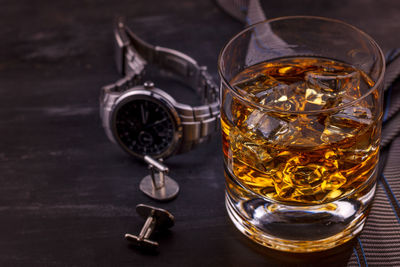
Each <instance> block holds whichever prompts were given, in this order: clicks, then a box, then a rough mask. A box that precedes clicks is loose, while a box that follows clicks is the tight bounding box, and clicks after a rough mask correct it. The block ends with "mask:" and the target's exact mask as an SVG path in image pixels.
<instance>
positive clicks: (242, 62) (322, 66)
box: [218, 16, 385, 252]
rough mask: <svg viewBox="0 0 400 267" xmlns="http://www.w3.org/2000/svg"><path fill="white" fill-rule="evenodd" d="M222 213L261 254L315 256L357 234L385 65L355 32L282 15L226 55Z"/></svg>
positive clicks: (370, 186)
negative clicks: (277, 252) (262, 249)
mask: <svg viewBox="0 0 400 267" xmlns="http://www.w3.org/2000/svg"><path fill="white" fill-rule="evenodd" d="M218 67H219V72H220V76H221V80H222V82H221V100H222V105H221V123H222V136H223V154H224V165H225V179H226V207H227V210H228V214H229V216H230V218H231V219H232V221H233V223H234V224H235V225H236V227H237V228H238V229H239V230H240V231H241V232H242V233H244V234H245V235H246V236H248V237H249V238H251V239H252V240H254V241H255V242H258V243H260V244H262V245H264V246H267V247H270V248H273V249H277V250H283V251H292V252H312V251H320V250H325V249H329V248H332V247H335V246H337V245H340V244H342V243H344V242H346V241H348V240H350V239H351V238H352V237H354V236H355V235H356V234H358V233H359V232H360V231H361V230H362V228H363V226H364V223H365V220H366V216H367V213H368V210H369V207H370V205H371V202H372V199H373V196H374V193H375V187H376V178H377V163H378V157H379V142H380V135H381V118H382V102H383V101H382V86H383V76H384V70H385V62H384V57H383V54H382V51H381V49H380V48H379V46H378V45H377V44H376V43H375V41H374V40H373V39H372V38H371V37H369V36H368V35H367V34H365V33H364V32H362V31H360V30H358V29H357V28H355V27H353V26H351V25H349V24H347V23H344V22H340V21H337V20H333V19H327V18H321V17H304V16H302V17H282V18H277V19H272V20H267V21H264V22H261V23H258V24H255V25H253V26H250V27H249V28H247V29H245V30H243V31H242V32H240V33H238V34H237V35H236V36H234V37H233V38H232V39H231V40H230V41H229V42H228V43H227V44H226V45H225V47H224V48H223V50H222V51H221V54H220V56H219V62H218Z"/></svg>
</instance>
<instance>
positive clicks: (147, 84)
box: [143, 81, 154, 89]
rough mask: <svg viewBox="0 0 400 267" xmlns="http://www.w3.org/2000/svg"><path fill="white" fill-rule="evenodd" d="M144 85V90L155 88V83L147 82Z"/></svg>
mask: <svg viewBox="0 0 400 267" xmlns="http://www.w3.org/2000/svg"><path fill="white" fill-rule="evenodd" d="M143 85H144V88H145V89H152V88H154V83H153V82H152V81H145V82H144V84H143Z"/></svg>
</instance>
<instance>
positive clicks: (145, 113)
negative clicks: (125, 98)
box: [140, 105, 149, 124]
mask: <svg viewBox="0 0 400 267" xmlns="http://www.w3.org/2000/svg"><path fill="white" fill-rule="evenodd" d="M140 111H141V112H140V114H141V115H142V123H143V124H146V122H147V118H148V117H149V113H148V112H147V111H146V110H145V109H144V107H143V105H140Z"/></svg>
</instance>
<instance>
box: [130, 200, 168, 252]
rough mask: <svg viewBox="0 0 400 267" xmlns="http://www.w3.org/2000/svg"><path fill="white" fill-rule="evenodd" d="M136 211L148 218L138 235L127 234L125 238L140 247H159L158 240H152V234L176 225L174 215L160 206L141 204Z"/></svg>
mask: <svg viewBox="0 0 400 267" xmlns="http://www.w3.org/2000/svg"><path fill="white" fill-rule="evenodd" d="M136 212H137V213H138V214H139V215H140V216H142V217H143V218H145V219H146V222H145V223H144V225H143V227H142V230H141V231H140V233H139V235H138V236H135V235H131V234H125V239H126V240H128V241H130V242H132V243H133V244H135V245H136V246H138V247H141V248H145V249H156V248H158V242H156V241H153V240H150V239H149V238H150V236H151V234H152V233H153V232H154V231H155V230H156V229H158V230H161V229H167V228H170V227H172V226H173V225H174V216H173V215H172V214H171V213H170V212H168V211H166V210H164V209H160V208H156V207H152V206H148V205H144V204H139V205H137V206H136Z"/></svg>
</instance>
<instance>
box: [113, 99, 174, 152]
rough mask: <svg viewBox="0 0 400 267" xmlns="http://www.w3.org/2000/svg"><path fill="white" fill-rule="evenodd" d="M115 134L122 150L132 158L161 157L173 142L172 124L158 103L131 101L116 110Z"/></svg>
mask: <svg viewBox="0 0 400 267" xmlns="http://www.w3.org/2000/svg"><path fill="white" fill-rule="evenodd" d="M116 112H117V113H116V116H115V121H114V123H115V134H116V135H117V140H118V142H120V143H121V144H122V146H123V148H124V149H125V150H127V151H128V152H129V153H131V154H132V152H133V154H134V155H139V156H140V155H160V154H162V153H164V152H165V151H166V150H167V149H168V148H169V147H170V146H171V144H172V143H173V139H174V132H175V127H174V122H173V119H172V116H171V115H170V112H169V111H168V110H167V108H166V107H165V106H164V105H162V104H161V103H158V102H155V101H151V100H149V99H134V100H131V101H128V102H126V103H124V104H122V105H121V106H120V107H119V108H118V109H117V111H116Z"/></svg>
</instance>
